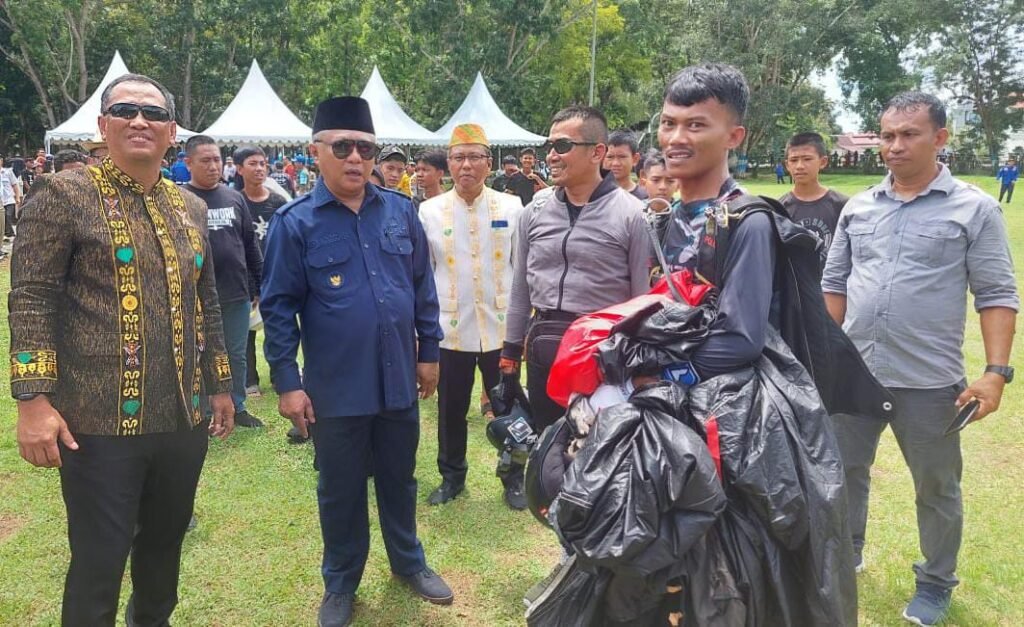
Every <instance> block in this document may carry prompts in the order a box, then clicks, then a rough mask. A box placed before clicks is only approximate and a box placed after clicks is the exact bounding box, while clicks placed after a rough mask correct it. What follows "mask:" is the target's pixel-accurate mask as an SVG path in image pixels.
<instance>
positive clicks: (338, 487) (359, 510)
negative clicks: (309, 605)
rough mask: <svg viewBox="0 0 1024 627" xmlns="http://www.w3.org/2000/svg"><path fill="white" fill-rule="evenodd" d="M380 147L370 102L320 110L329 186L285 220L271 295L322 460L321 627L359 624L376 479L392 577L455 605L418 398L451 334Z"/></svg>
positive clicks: (321, 155)
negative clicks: (434, 551) (428, 537)
mask: <svg viewBox="0 0 1024 627" xmlns="http://www.w3.org/2000/svg"><path fill="white" fill-rule="evenodd" d="M375 139H376V138H375V136H374V128H373V120H372V118H371V117H370V106H369V104H368V103H367V102H366V101H365V100H363V99H362V98H354V97H341V98H331V99H328V100H325V101H323V102H321V103H320V104H319V105H318V106H317V108H316V113H315V114H314V117H313V142H312V144H311V145H310V153H311V154H312V155H313V156H314V157H315V158H318V160H319V161H318V163H319V164H320V172H321V176H320V177H319V178H318V179H317V183H316V187H314V189H313V191H312V193H310V194H307V195H305V196H302V197H300V198H298V199H296V200H295V201H294V202H292V203H290V204H288V205H287V206H285V207H282V208H281V209H280V210H279V211H278V213H277V215H276V216H275V217H274V221H273V223H272V224H271V227H270V233H269V234H268V235H267V258H266V271H265V273H264V280H263V289H262V291H261V296H262V299H263V300H262V301H261V303H260V310H261V311H262V313H263V321H264V329H265V331H266V347H265V348H266V355H267V362H268V363H269V364H270V371H271V379H272V380H273V382H274V387H275V388H276V389H277V392H278V394H280V400H279V403H278V405H279V410H280V412H281V415H282V416H285V417H287V418H288V419H290V420H291V421H292V424H294V425H295V427H296V428H298V429H299V431H300V433H301V435H303V436H305V435H307V434H308V433H309V431H310V430H311V431H312V436H313V445H314V447H315V450H316V459H317V461H318V463H319V470H320V475H319V483H318V485H317V496H318V499H319V506H320V527H321V530H322V532H323V540H324V557H323V569H322V572H323V578H324V590H325V593H324V597H323V600H322V602H321V605H320V613H319V624H320V625H322V626H323V627H340V626H343V625H347V624H348V623H349V621H350V620H351V618H352V613H353V603H354V600H355V593H356V590H357V589H358V587H359V583H360V580H361V579H362V575H363V568H364V567H365V565H366V559H367V556H368V554H369V549H370V528H369V521H368V503H367V493H366V491H367V482H368V476H367V471H368V469H372V472H373V484H374V488H375V490H376V493H377V509H378V512H379V516H380V528H381V533H382V535H383V536H384V545H385V547H386V548H387V554H388V561H389V563H390V566H391V571H392V573H394V575H395V576H396V577H397V578H398V579H400V580H401V581H403V582H404V583H405V584H406V585H408V586H409V587H410V588H412V590H413V591H414V592H415V593H416V594H417V595H419V596H420V597H422V598H423V599H425V600H427V601H429V602H431V603H436V604H450V603H452V601H453V599H454V596H453V594H452V591H451V589H450V588H449V587H448V585H447V584H446V583H445V582H444V580H442V579H441V577H440V576H439V575H437V574H436V573H434V572H433V571H432V570H430V568H428V567H427V564H426V558H425V556H424V552H423V546H422V545H421V544H420V541H419V539H418V538H417V536H416V478H415V470H416V449H417V447H418V445H419V405H418V403H417V401H418V400H422V399H426V398H429V397H430V396H432V395H433V393H434V390H435V388H436V387H437V378H438V363H437V362H438V358H439V353H440V349H439V343H440V341H441V338H442V336H443V334H442V332H441V327H440V325H439V324H438V314H439V310H438V302H437V293H436V291H435V288H434V277H433V274H432V273H431V271H430V251H429V249H428V246H427V241H426V236H425V235H424V233H423V227H422V226H421V225H420V221H419V219H418V218H417V217H416V212H415V210H414V209H413V206H412V201H411V200H409V198H408V197H407V196H405V195H404V194H401V193H399V192H395V191H391V190H386V189H381V188H379V187H377V186H376V185H372V184H370V183H369V182H368V181H369V176H370V172H371V171H372V170H373V165H374V163H373V159H374V156H375V155H376V153H377V145H376V142H375ZM300 344H301V346H302V352H303V358H304V359H303V370H302V374H301V375H300V372H299V364H298V361H297V353H298V349H299V346H300ZM311 428H312V429H311Z"/></svg>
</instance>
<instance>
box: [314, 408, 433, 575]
mask: <svg viewBox="0 0 1024 627" xmlns="http://www.w3.org/2000/svg"><path fill="white" fill-rule="evenodd" d="M419 417H420V416H419V405H413V406H412V407H410V408H409V409H403V410H400V411H385V412H381V413H380V414H377V415H373V416H344V417H334V418H328V417H324V416H318V417H317V421H316V423H315V424H313V425H312V436H313V447H314V448H315V449H316V458H317V460H318V461H319V464H320V479H319V482H318V483H317V489H316V493H317V501H318V503H319V507H320V530H321V532H322V534H323V540H324V559H323V566H322V571H321V572H322V573H323V577H324V590H326V591H327V592H333V593H335V594H347V593H351V592H355V591H356V589H357V588H359V582H360V581H361V580H362V577H363V569H364V567H365V566H366V558H367V556H368V555H369V553H370V520H369V509H368V505H367V483H368V481H367V475H368V469H372V471H373V488H374V491H375V492H376V495H377V516H378V518H379V519H380V533H381V535H382V536H383V537H384V548H385V549H386V550H387V554H388V562H389V564H390V566H391V571H392V572H393V573H395V574H397V575H401V576H403V577H408V576H410V575H415V574H416V573H419V572H421V571H422V570H423V569H424V568H426V567H427V561H426V558H425V557H424V555H423V545H422V544H421V543H420V541H419V538H417V536H416V449H417V447H418V446H419V443H420V421H419Z"/></svg>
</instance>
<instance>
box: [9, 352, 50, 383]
mask: <svg viewBox="0 0 1024 627" xmlns="http://www.w3.org/2000/svg"><path fill="white" fill-rule="evenodd" d="M31 379H50V380H54V381H56V380H57V352H56V351H52V350H41V351H19V352H16V353H11V381H12V382H13V381H28V380H31Z"/></svg>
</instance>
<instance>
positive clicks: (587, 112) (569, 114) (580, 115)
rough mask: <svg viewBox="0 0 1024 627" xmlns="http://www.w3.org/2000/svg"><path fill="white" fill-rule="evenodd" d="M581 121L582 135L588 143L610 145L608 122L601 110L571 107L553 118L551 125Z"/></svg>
mask: <svg viewBox="0 0 1024 627" xmlns="http://www.w3.org/2000/svg"><path fill="white" fill-rule="evenodd" d="M569 120H581V121H582V122H583V125H582V126H581V127H580V134H581V135H582V136H583V139H584V140H586V141H588V142H595V143H598V144H607V143H608V120H607V119H606V118H605V117H604V114H603V113H601V111H600V110H599V109H596V108H594V107H588V106H586V105H578V104H576V105H569V106H568V107H566V108H564V109H562V110H561V111H559V112H558V113H556V114H555V115H553V116H552V117H551V125H552V126H554V125H555V124H560V123H562V122H568V121H569Z"/></svg>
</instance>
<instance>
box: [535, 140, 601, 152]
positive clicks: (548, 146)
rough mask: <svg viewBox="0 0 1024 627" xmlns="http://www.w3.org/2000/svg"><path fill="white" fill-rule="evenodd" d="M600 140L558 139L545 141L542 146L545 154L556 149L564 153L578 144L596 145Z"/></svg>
mask: <svg viewBox="0 0 1024 627" xmlns="http://www.w3.org/2000/svg"><path fill="white" fill-rule="evenodd" d="M597 144H598V142H574V141H573V140H571V139H565V138H564V137H563V138H562V139H556V140H555V141H553V142H544V145H543V146H541V147H540V149H541V150H543V151H544V153H545V154H547V153H549V152H551V151H552V150H554V151H555V152H557V153H558V154H560V155H564V154H566V153H567V152H569V151H570V150H572V149H573V148H575V147H576V146H596V145H597Z"/></svg>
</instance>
